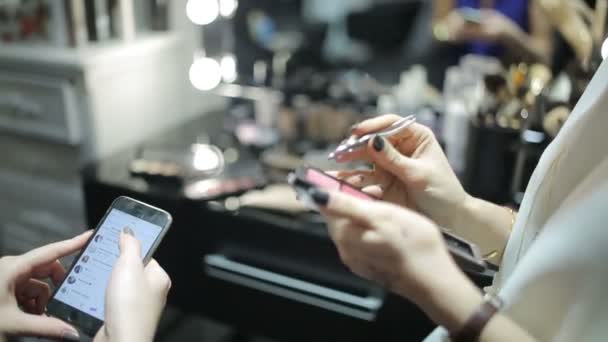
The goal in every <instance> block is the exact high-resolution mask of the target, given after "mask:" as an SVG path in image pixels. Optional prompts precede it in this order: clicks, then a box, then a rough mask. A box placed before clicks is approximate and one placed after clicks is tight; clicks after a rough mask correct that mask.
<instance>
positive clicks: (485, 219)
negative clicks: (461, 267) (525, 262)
mask: <svg viewBox="0 0 608 342" xmlns="http://www.w3.org/2000/svg"><path fill="white" fill-rule="evenodd" d="M513 215H514V214H513V213H512V212H511V211H510V210H508V209H507V208H505V207H502V206H499V205H496V204H494V203H491V202H488V201H484V200H481V199H478V198H475V197H472V196H467V199H466V200H465V201H464V202H463V204H462V208H461V210H460V212H459V215H458V217H457V218H456V219H455V224H454V225H452V227H453V230H454V232H455V233H456V234H457V235H460V236H462V237H464V238H466V239H467V240H470V241H471V242H474V243H475V244H476V245H477V246H478V247H479V248H480V249H481V252H482V254H483V255H489V254H493V255H492V257H491V258H490V261H492V262H494V263H499V262H500V260H501V259H502V252H503V251H504V248H505V245H506V244H507V241H508V239H509V236H510V235H511V228H512V225H513V219H514V216H513Z"/></svg>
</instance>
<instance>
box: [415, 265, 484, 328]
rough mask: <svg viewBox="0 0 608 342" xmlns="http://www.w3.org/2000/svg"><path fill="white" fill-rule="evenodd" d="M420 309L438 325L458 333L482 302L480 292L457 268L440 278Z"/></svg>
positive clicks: (429, 291)
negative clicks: (450, 273)
mask: <svg viewBox="0 0 608 342" xmlns="http://www.w3.org/2000/svg"><path fill="white" fill-rule="evenodd" d="M441 278H442V279H441V281H440V282H437V283H436V285H434V286H433V287H432V288H429V289H428V297H427V300H426V301H425V303H424V304H422V305H421V308H422V309H423V311H424V312H426V314H427V315H428V316H429V317H430V318H431V319H432V320H433V321H434V322H435V323H437V324H438V325H441V326H443V327H444V328H446V329H447V330H448V331H459V330H460V329H461V328H462V326H464V324H465V322H466V321H467V320H468V319H469V317H470V316H471V315H472V314H473V313H474V312H475V310H476V309H477V308H478V307H479V305H480V304H481V303H482V301H483V295H482V293H481V291H480V290H479V289H478V288H477V287H476V286H475V285H474V284H473V283H472V282H471V281H470V280H469V279H468V278H467V277H466V276H465V275H464V274H463V273H462V272H460V270H458V269H457V268H456V269H455V270H454V272H453V274H452V275H450V276H447V275H445V276H443V277H441Z"/></svg>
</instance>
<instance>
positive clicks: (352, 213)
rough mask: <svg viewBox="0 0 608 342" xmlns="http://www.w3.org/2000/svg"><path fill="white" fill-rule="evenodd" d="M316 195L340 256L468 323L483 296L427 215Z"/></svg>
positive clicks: (448, 321) (449, 319)
mask: <svg viewBox="0 0 608 342" xmlns="http://www.w3.org/2000/svg"><path fill="white" fill-rule="evenodd" d="M311 195H312V197H313V199H314V200H315V202H316V203H317V204H318V205H319V206H320V207H321V208H322V209H321V211H322V214H323V215H324V217H325V218H326V220H327V223H328V226H329V232H330V235H331V237H332V239H333V241H334V242H335V244H336V246H337V249H338V252H339V254H340V258H341V259H342V261H343V262H344V263H345V264H346V265H347V266H348V267H349V268H350V269H351V270H352V271H353V272H354V273H356V274H358V275H359V276H361V277H364V278H367V279H370V280H372V281H375V282H377V283H379V284H381V285H383V286H385V287H386V288H388V289H390V290H392V291H394V292H395V293H397V294H399V295H402V296H404V297H406V298H408V299H409V300H411V301H412V302H414V303H416V304H417V305H418V306H420V307H421V308H422V309H423V310H424V311H425V312H426V313H427V314H428V315H429V316H430V317H431V318H432V319H434V320H435V321H436V322H437V323H439V324H444V325H446V326H448V327H450V328H452V327H457V326H459V324H462V323H464V320H465V319H466V318H467V317H468V316H469V315H470V313H471V312H472V311H473V310H474V309H475V307H476V305H478V304H479V302H480V301H481V295H480V293H479V291H478V290H477V289H476V288H475V287H474V285H473V284H472V283H471V282H470V281H469V280H468V279H467V278H466V276H465V275H464V274H463V273H462V272H461V271H460V269H459V268H458V267H457V266H456V263H455V262H454V260H453V259H452V257H451V256H450V255H449V253H448V251H447V248H446V245H445V242H444V240H443V238H442V236H441V233H440V231H439V229H438V228H437V226H436V225H435V224H434V223H433V222H431V221H429V220H428V219H427V218H425V217H423V216H421V215H419V214H417V213H415V212H413V211H411V210H408V209H404V208H401V207H398V206H396V205H394V204H390V203H386V202H380V201H368V200H361V199H357V198H354V197H352V196H349V195H345V194H342V193H338V192H332V193H326V192H323V191H322V190H313V191H312V193H311ZM454 287H457V288H454ZM456 304H457V305H456Z"/></svg>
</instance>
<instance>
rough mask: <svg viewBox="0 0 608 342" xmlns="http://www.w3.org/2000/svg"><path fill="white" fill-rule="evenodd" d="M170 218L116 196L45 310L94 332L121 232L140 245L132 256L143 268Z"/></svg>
mask: <svg viewBox="0 0 608 342" xmlns="http://www.w3.org/2000/svg"><path fill="white" fill-rule="evenodd" d="M171 221H172V219H171V215H170V214H169V213H167V212H166V211H164V210H161V209H158V208H155V207H152V206H150V205H147V204H145V203H142V202H139V201H136V200H134V199H131V198H128V197H119V198H117V199H116V200H115V201H114V202H113V203H112V205H111V207H110V208H109V209H108V211H107V212H106V214H105V216H104V217H103V219H102V220H101V221H100V223H99V224H98V226H97V228H96V229H95V232H94V233H93V235H92V237H91V238H90V239H89V241H88V243H87V245H86V246H85V248H84V249H83V250H82V251H81V253H80V255H78V257H77V258H76V259H75V261H74V263H73V264H72V266H71V268H70V270H69V271H68V273H67V276H66V277H65V279H64V280H63V282H62V283H61V285H60V286H59V287H58V288H57V290H56V291H55V293H54V294H53V297H52V298H51V300H50V302H49V303H48V305H47V308H46V311H47V313H48V314H49V315H51V316H55V317H57V318H59V319H62V320H64V321H66V322H69V323H70V324H72V325H74V326H76V327H78V328H80V329H81V330H82V331H83V332H85V333H86V334H87V335H90V336H92V335H93V334H95V333H96V332H97V331H98V330H99V328H100V327H101V326H102V325H103V323H104V317H105V309H106V307H105V295H106V288H107V285H108V283H109V281H110V276H111V275H112V270H113V268H114V264H115V263H116V261H117V260H118V257H119V255H120V250H119V241H120V242H121V243H122V241H121V238H122V235H123V233H122V232H127V233H128V234H130V235H132V236H133V237H135V238H136V239H137V241H138V244H139V245H140V247H139V248H137V252H136V254H137V255H136V257H138V258H139V260H143V263H141V267H143V265H144V264H145V263H147V262H148V261H149V260H150V259H151V256H152V254H153V253H154V251H155V250H156V248H157V247H158V245H159V244H160V242H161V241H162V239H163V237H164V235H165V234H166V232H167V230H168V229H169V227H170V225H171ZM131 253H132V252H131ZM121 259H124V258H121Z"/></svg>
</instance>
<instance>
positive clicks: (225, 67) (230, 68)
mask: <svg viewBox="0 0 608 342" xmlns="http://www.w3.org/2000/svg"><path fill="white" fill-rule="evenodd" d="M220 68H221V69H222V79H223V80H224V82H227V83H232V82H234V81H236V76H237V74H236V58H234V56H233V55H225V56H224V57H222V59H221V60H220Z"/></svg>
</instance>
